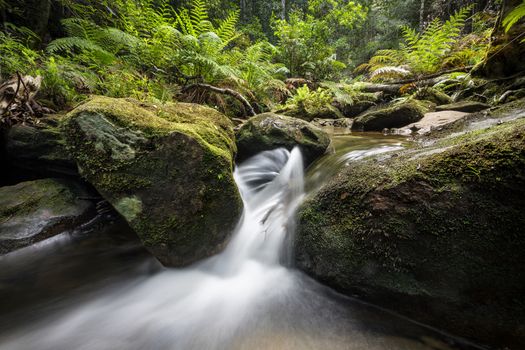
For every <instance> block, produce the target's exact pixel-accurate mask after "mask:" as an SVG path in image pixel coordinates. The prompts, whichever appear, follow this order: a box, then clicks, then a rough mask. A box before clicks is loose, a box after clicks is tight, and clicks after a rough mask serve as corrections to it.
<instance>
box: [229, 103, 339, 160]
mask: <svg viewBox="0 0 525 350" xmlns="http://www.w3.org/2000/svg"><path fill="white" fill-rule="evenodd" d="M295 146H299V147H300V148H301V152H302V153H303V157H304V160H305V163H306V164H310V163H311V162H313V161H314V160H315V159H317V158H319V157H320V156H322V155H323V154H324V153H325V152H326V150H327V149H328V147H329V146H330V137H329V136H328V134H327V133H326V132H325V131H323V130H322V129H320V128H318V127H317V126H315V125H313V124H311V123H308V122H306V121H304V120H301V119H297V118H292V117H287V116H283V115H278V114H275V113H264V114H260V115H257V116H255V117H252V118H250V119H249V120H248V121H247V122H246V123H244V124H243V125H242V126H241V128H240V129H239V130H238V131H237V147H238V149H239V153H238V155H237V160H238V161H243V160H245V159H247V158H249V157H251V156H254V155H256V154H257V153H259V152H262V151H268V150H272V149H275V148H279V147H284V148H286V149H288V150H291V149H293V148H294V147H295Z"/></svg>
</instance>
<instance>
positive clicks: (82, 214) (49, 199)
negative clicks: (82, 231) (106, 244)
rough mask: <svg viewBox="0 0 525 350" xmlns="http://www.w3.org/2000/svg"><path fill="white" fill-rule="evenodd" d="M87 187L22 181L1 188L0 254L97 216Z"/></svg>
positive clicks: (62, 182) (60, 181)
mask: <svg viewBox="0 0 525 350" xmlns="http://www.w3.org/2000/svg"><path fill="white" fill-rule="evenodd" d="M89 195H90V194H89V192H88V190H87V189H86V188H85V186H83V185H81V184H79V183H77V182H74V181H71V180H64V179H44V180H36V181H28V182H22V183H20V184H17V185H14V186H6V187H1V188H0V254H5V253H8V252H10V251H13V250H16V249H19V248H23V247H26V246H29V245H31V244H33V243H36V242H39V241H41V240H44V239H46V238H49V237H51V236H53V235H56V234H58V233H61V232H64V231H66V230H70V229H74V228H75V227H76V226H77V225H79V224H81V223H82V222H84V221H85V220H87V219H88V218H89V217H90V216H91V215H94V206H93V203H92V202H90V201H88V200H86V199H82V197H87V196H89Z"/></svg>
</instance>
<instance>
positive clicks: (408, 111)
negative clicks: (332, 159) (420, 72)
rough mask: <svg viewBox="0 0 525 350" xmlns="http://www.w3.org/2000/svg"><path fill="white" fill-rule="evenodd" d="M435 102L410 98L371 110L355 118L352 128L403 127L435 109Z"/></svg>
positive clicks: (365, 129)
mask: <svg viewBox="0 0 525 350" xmlns="http://www.w3.org/2000/svg"><path fill="white" fill-rule="evenodd" d="M434 107H435V106H434V104H433V103H431V102H428V101H418V100H414V99H409V100H406V101H404V102H401V103H394V104H392V105H389V106H386V107H382V108H378V109H375V110H372V111H369V112H367V113H365V114H363V115H361V116H359V117H357V118H356V119H355V120H354V124H353V126H352V129H354V130H358V131H382V130H383V129H390V128H401V127H403V126H406V125H408V124H411V123H415V122H417V121H419V120H421V119H422V118H423V116H424V115H425V113H428V112H430V111H432V110H433V108H434Z"/></svg>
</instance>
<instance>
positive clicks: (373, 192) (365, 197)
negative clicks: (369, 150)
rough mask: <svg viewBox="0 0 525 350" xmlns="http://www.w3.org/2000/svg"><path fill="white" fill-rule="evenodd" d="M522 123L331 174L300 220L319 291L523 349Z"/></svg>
mask: <svg viewBox="0 0 525 350" xmlns="http://www.w3.org/2000/svg"><path fill="white" fill-rule="evenodd" d="M524 207H525V119H517V120H514V121H509V122H507V123H504V124H502V125H498V126H492V127H489V128H487V129H485V130H484V131H480V130H477V131H473V132H469V133H467V134H463V135H460V136H456V137H453V138H448V139H443V140H441V141H437V142H436V143H433V144H432V146H426V147H423V148H421V149H416V150H413V149H412V150H406V151H404V152H400V153H399V152H398V156H397V157H395V158H382V159H379V158H378V159H371V160H368V161H362V162H359V163H355V164H352V166H350V167H347V168H345V169H343V170H341V171H340V172H339V174H338V175H337V176H335V177H334V178H333V180H332V181H331V182H330V183H329V184H327V185H326V186H325V187H324V188H322V189H321V191H320V192H319V193H318V194H317V195H316V196H314V197H313V198H311V199H310V200H309V201H307V202H306V203H305V204H304V205H303V206H302V208H301V210H300V212H299V219H300V223H299V227H298V232H297V234H296V245H295V247H296V263H297V266H298V267H299V268H300V269H302V270H304V271H306V272H307V273H308V274H310V275H311V276H313V277H315V278H316V279H318V280H320V281H323V282H324V283H326V284H328V285H330V286H332V287H334V288H336V289H338V290H340V291H343V292H346V293H348V294H351V295H358V296H360V297H362V298H364V299H366V300H368V301H371V302H374V303H377V304H379V305H382V306H384V307H387V308H390V309H393V310H395V311H397V312H400V313H403V314H405V315H407V316H410V317H412V318H415V319H417V320H419V321H422V322H425V323H428V324H431V325H433V326H437V327H440V328H442V329H446V330H448V331H450V332H452V333H454V334H457V335H461V336H464V337H468V338H471V339H475V340H478V341H481V342H486V343H491V344H496V345H498V346H501V345H502V344H503V345H506V346H509V347H510V348H514V346H516V348H519V346H518V344H523V343H524V342H525V334H524V333H523V331H522V329H523V328H522V327H523V326H522V324H523V323H522V321H521V320H523V319H525V304H524V303H523V298H522V296H523V295H524V293H525V289H524V288H525V287H524V286H525V272H524V271H523V266H525V255H524V254H523V251H524V250H525V235H524V234H523V232H524V231H523V227H525V211H524V210H523V208H524Z"/></svg>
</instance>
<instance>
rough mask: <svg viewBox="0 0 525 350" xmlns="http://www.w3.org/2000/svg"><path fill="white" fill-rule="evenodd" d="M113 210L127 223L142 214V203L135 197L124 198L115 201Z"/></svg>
mask: <svg viewBox="0 0 525 350" xmlns="http://www.w3.org/2000/svg"><path fill="white" fill-rule="evenodd" d="M114 207H115V209H116V210H117V211H118V212H119V213H120V215H122V216H123V217H125V218H126V220H128V221H130V222H131V221H133V220H135V218H136V217H137V216H138V215H139V214H140V213H141V212H142V202H141V200H140V199H139V198H138V197H136V196H132V197H124V198H122V199H120V200H118V201H116V203H115V205H114Z"/></svg>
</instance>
